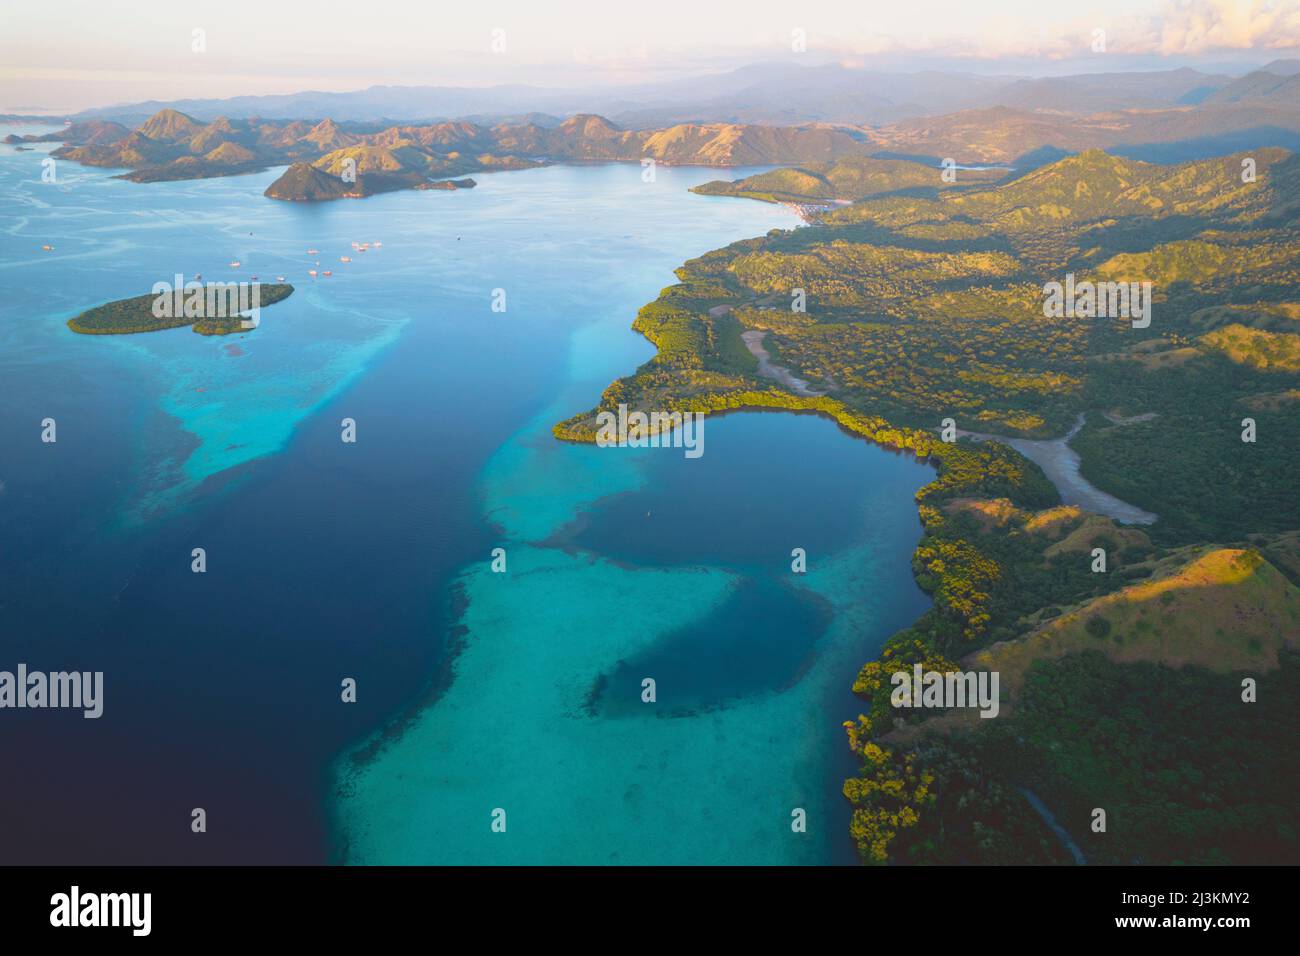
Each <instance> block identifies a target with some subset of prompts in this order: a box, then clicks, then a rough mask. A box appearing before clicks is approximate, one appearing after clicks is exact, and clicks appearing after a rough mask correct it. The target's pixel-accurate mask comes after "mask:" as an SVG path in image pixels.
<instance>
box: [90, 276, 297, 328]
mask: <svg viewBox="0 0 1300 956" xmlns="http://www.w3.org/2000/svg"><path fill="white" fill-rule="evenodd" d="M209 285H210V286H211V285H213V284H211V283H210V284H209ZM292 292H293V286H292V285H289V284H288V283H266V284H259V288H258V294H259V302H260V306H261V307H262V308H265V307H266V306H268V305H274V304H275V303H276V302H279V301H280V300H282V299H287V298H288V297H289V296H290V294H292ZM157 300H158V296H157V295H154V294H153V293H150V294H148V295H137V296H132V297H131V298H129V299H118V300H117V301H116V302H106V303H104V304H103V305H97V306H95V307H94V308H93V309H87V310H86V311H85V312H82V313H81V314H80V315H78V316H75V317H73V318H71V319H69V320H68V328H70V329H72V331H74V332H80V333H82V334H83V335H126V334H130V333H134V332H158V331H160V330H162V329H175V328H180V327H181V326H184V325H192V326H193V327H194V331H195V332H198V333H200V334H203V335H225V334H228V333H230V332H241V331H246V330H245V329H244V327H243V324H242V322H241V321H240V319H239V317H238V315H230V314H190V315H188V316H187V315H185V314H184V312H185V310H184V309H182V310H181V314H179V315H176V314H173V315H171V316H166V317H158V316H155V315H154V303H155V302H157ZM173 311H174V310H173ZM203 311H204V312H207V311H209V310H208V306H207V300H206V297H205V299H204V305H203ZM211 311H213V312H217V311H218V310H216V309H213V310H211ZM221 311H224V312H226V313H229V312H232V311H234V310H233V309H228V308H224V309H222V310H221Z"/></svg>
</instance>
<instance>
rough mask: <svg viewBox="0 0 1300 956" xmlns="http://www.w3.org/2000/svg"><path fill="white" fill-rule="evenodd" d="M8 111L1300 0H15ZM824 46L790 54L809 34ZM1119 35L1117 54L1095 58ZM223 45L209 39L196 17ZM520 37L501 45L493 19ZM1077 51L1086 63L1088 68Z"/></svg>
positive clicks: (875, 56)
mask: <svg viewBox="0 0 1300 956" xmlns="http://www.w3.org/2000/svg"><path fill="white" fill-rule="evenodd" d="M3 4H4V6H3V12H0V21H2V24H0V25H2V27H3V29H2V30H0V111H29V110H33V109H43V110H49V111H51V112H60V111H72V110H76V109H82V108H86V107H90V106H102V105H108V104H112V103H122V102H129V101H135V100H144V99H179V98H184V97H224V96H235V95H241V94H258V93H292V92H297V91H301V90H306V89H317V90H353V89H362V88H365V87H367V86H373V85H382V84H391V85H419V84H434V85H449V86H490V85H495V84H501V83H529V84H532V85H537V86H553V87H559V86H593V85H600V86H608V85H612V84H621V83H634V82H646V81H655V80H663V79H674V78H679V77H685V76H694V75H699V74H705V73H712V72H720V71H722V70H727V69H731V68H734V67H736V66H741V65H744V64H746V63H753V62H759V61H774V60H776V61H779V60H782V59H787V60H789V59H792V58H794V57H796V56H801V57H802V59H801V60H800V62H806V63H810V64H811V63H821V62H842V63H847V64H851V65H862V66H871V67H879V68H886V69H909V68H911V69H917V68H924V67H932V66H942V67H948V68H966V69H976V70H980V71H983V72H988V71H999V72H1009V73H1046V72H1061V71H1062V70H1066V71H1070V72H1073V71H1080V70H1081V69H1099V68H1107V67H1108V66H1109V64H1112V63H1113V66H1109V68H1113V69H1126V68H1132V67H1133V66H1134V65H1140V66H1141V67H1142V68H1149V69H1156V68H1163V67H1173V66H1182V65H1198V64H1201V63H1206V64H1209V65H1210V66H1211V67H1218V66H1221V65H1222V64H1225V63H1226V64H1232V63H1242V64H1244V65H1243V66H1242V67H1241V69H1242V70H1244V69H1246V68H1247V67H1249V66H1252V65H1256V64H1259V63H1263V62H1266V61H1267V60H1270V59H1275V58H1279V57H1294V56H1300V0H1077V2H1071V3H1068V4H1059V3H1053V2H1051V0H1046V2H1045V0H901V2H900V0H888V2H878V0H641V2H637V0H527V2H517V0H471V2H457V3H454V4H443V3H439V2H437V0H412V2H401V0H397V2H394V0H366V2H361V0H311V2H300V0H214V2H204V0H200V2H191V0H134V2H122V0H58V2H53V3H38V2H30V0H23V2H17V0H3ZM796 29H799V30H803V31H804V32H805V35H806V37H807V50H806V52H804V53H802V54H796V53H795V52H794V51H793V50H792V44H791V40H792V35H793V31H794V30H796ZM1095 29H1104V30H1105V31H1106V39H1107V49H1108V51H1109V52H1108V56H1110V57H1112V59H1111V60H1110V61H1104V62H1103V61H1101V60H1099V59H1098V58H1097V57H1088V54H1089V44H1090V42H1091V38H1092V34H1093V30H1095ZM195 30H202V31H204V35H203V39H204V45H205V50H203V51H202V52H195V51H194V50H193V46H194V31H195ZM494 30H501V31H504V41H505V49H504V51H503V52H493V50H492V42H493V31H494ZM1075 58H1079V59H1080V60H1083V59H1088V61H1089V63H1088V65H1087V66H1085V67H1082V68H1080V70H1075V69H1069V67H1070V66H1071V64H1072V63H1073V62H1074V61H1075Z"/></svg>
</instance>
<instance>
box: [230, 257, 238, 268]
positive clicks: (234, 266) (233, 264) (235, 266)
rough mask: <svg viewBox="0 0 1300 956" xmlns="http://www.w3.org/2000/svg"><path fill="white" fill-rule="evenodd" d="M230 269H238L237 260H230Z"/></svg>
mask: <svg viewBox="0 0 1300 956" xmlns="http://www.w3.org/2000/svg"><path fill="white" fill-rule="evenodd" d="M230 268H232V269H238V268H239V260H238V259H232V260H230Z"/></svg>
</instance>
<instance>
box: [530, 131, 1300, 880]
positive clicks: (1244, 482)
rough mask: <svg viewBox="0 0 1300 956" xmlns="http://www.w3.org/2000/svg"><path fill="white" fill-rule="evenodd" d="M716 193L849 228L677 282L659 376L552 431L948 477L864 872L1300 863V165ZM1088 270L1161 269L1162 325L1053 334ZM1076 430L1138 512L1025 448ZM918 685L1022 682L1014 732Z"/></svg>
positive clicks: (868, 173)
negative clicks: (908, 463) (905, 467)
mask: <svg viewBox="0 0 1300 956" xmlns="http://www.w3.org/2000/svg"><path fill="white" fill-rule="evenodd" d="M1246 159H1249V160H1250V161H1251V162H1250V163H1248V164H1247V163H1244V160H1246ZM1244 165H1245V166H1251V165H1254V166H1257V170H1258V175H1257V176H1255V177H1253V178H1251V177H1243V176H1242V175H1241V171H1242V169H1243V166H1244ZM964 175H965V173H964V171H958V174H957V185H958V186H960V185H961V184H962V181H963V176H964ZM927 181H928V182H929V184H930V185H929V186H926V182H927ZM698 191H700V192H705V193H711V194H715V195H742V196H750V197H752V198H757V199H764V200H768V201H798V202H817V203H820V204H822V205H823V208H822V211H821V212H819V213H817V214H816V216H815V219H816V222H817V225H816V226H815V227H812V228H799V229H795V230H773V231H772V232H770V233H769V234H768V235H766V236H764V237H760V238H755V239H748V240H743V241H741V242H736V243H733V244H732V245H730V246H728V247H726V248H724V249H718V250H715V251H713V252H709V253H706V254H704V255H702V256H700V257H699V258H696V259H692V260H690V261H689V262H687V263H686V264H685V265H683V266H682V267H681V268H679V269H678V270H677V277H678V280H679V282H678V284H676V285H673V286H670V287H669V288H667V289H665V290H664V291H663V292H662V293H661V294H660V296H659V298H658V299H657V300H656V301H654V302H652V303H650V304H648V305H646V306H644V307H643V308H642V309H641V310H640V312H639V314H638V315H637V317H636V320H635V321H634V323H633V328H634V329H636V330H637V331H638V332H640V333H641V334H643V335H644V336H645V337H646V338H648V339H649V340H650V341H651V342H652V343H653V344H654V345H655V346H657V349H658V351H657V353H656V354H655V356H654V357H653V358H651V359H650V360H649V361H648V362H646V363H645V364H644V365H642V366H641V367H640V368H639V369H637V370H636V372H635V373H634V374H632V375H629V376H628V377H626V378H623V379H620V380H618V381H616V382H614V383H613V384H611V385H610V386H609V387H608V388H607V389H606V391H605V393H604V395H603V396H602V397H601V400H600V402H599V404H598V405H597V406H596V407H595V408H593V409H592V410H590V411H587V412H583V413H581V414H578V415H575V416H573V417H572V418H569V419H567V420H566V421H563V422H560V423H558V424H556V425H555V426H554V434H555V435H556V436H557V437H558V438H561V439H564V440H569V441H584V442H586V441H594V439H595V435H596V430H597V424H598V422H597V416H598V415H599V414H600V413H602V412H606V413H608V412H610V411H611V410H612V409H614V408H615V407H617V406H619V405H626V406H627V407H628V408H632V409H636V410H639V411H642V412H643V413H647V414H649V413H652V412H654V411H655V410H662V409H672V410H674V411H679V412H683V413H684V412H687V411H695V412H700V411H702V412H727V411H731V410H739V409H792V410H801V411H815V412H819V413H821V414H824V415H827V416H829V417H831V418H833V419H835V420H836V421H837V422H839V423H840V425H841V426H843V427H844V428H845V429H847V430H848V431H850V432H852V433H854V434H856V435H859V436H862V437H864V438H866V439H868V440H870V441H874V442H876V443H878V444H881V445H884V446H888V447H893V448H898V449H902V450H906V451H910V452H912V453H914V454H915V455H916V456H917V457H918V458H920V459H922V460H925V461H929V462H930V463H932V464H933V465H934V466H935V467H936V469H937V476H936V478H935V480H934V481H933V482H931V483H930V484H929V485H927V486H925V487H924V488H922V489H921V490H920V491H919V492H918V493H917V501H918V505H919V511H920V518H921V526H922V537H921V540H920V543H919V545H918V546H917V549H916V551H915V553H914V555H913V573H914V575H915V577H916V580H917V582H918V584H920V586H921V587H922V589H923V590H925V591H927V592H929V593H930V594H931V595H932V596H933V599H934V605H933V607H932V608H931V609H930V610H929V611H927V612H926V613H925V614H924V615H923V616H922V617H921V618H920V619H919V620H917V621H916V622H915V623H914V624H913V625H912V626H910V627H908V628H906V629H904V630H903V631H901V632H900V633H898V634H897V635H895V636H894V637H893V638H892V639H891V640H889V641H888V642H887V643H886V645H885V646H884V647H883V648H882V649H881V651H880V652H879V654H878V655H877V656H876V657H875V659H873V660H871V661H869V662H867V663H866V664H865V665H864V666H863V668H862V669H861V672H860V674H859V675H858V678H857V680H856V682H854V683H853V690H854V692H855V693H856V694H857V695H858V696H859V697H860V698H861V699H862V701H863V713H862V714H861V715H860V716H859V717H858V719H857V720H856V721H853V720H850V721H848V722H846V724H845V730H846V732H847V736H848V742H849V746H850V748H851V749H852V750H853V752H854V753H855V754H856V755H857V756H858V758H859V760H860V761H861V770H860V772H859V774H858V775H856V776H855V777H853V778H851V779H849V780H847V781H846V782H845V784H844V791H843V792H844V795H845V797H846V798H847V799H848V801H849V802H850V804H851V805H852V807H853V816H852V825H851V831H852V836H853V838H854V840H855V842H856V844H857V846H858V849H859V852H860V855H861V857H862V859H863V861H864V862H868V863H879V864H883V863H909V862H910V863H1007V862H1016V863H1021V864H1024V863H1067V864H1068V863H1070V862H1072V861H1073V860H1075V859H1076V856H1075V855H1074V853H1075V852H1077V851H1078V850H1079V848H1082V852H1083V854H1084V855H1085V856H1086V858H1087V859H1088V860H1089V861H1091V862H1098V863H1130V862H1132V861H1134V860H1140V861H1142V862H1149V863H1173V862H1192V863H1198V862H1199V863H1236V862H1247V861H1250V862H1273V863H1284V862H1292V863H1294V862H1295V861H1296V860H1297V859H1298V858H1300V847H1297V845H1296V841H1295V839H1294V836H1293V834H1294V833H1295V832H1296V831H1297V829H1298V828H1300V810H1297V808H1296V806H1295V803H1294V800H1293V799H1292V798H1291V791H1290V789H1289V788H1290V787H1291V786H1292V782H1293V781H1294V780H1296V779H1297V778H1298V777H1300V757H1297V752H1296V749H1295V747H1294V742H1293V741H1292V740H1291V733H1290V725H1292V724H1293V723H1294V720H1295V714H1296V710H1295V701H1297V700H1300V627H1297V622H1298V621H1300V495H1298V494H1297V493H1296V491H1297V489H1296V476H1295V463H1296V462H1297V461H1300V362H1297V361H1295V356H1296V355H1297V354H1300V351H1298V350H1300V326H1297V323H1296V321H1295V317H1296V316H1297V315H1300V302H1297V300H1296V287H1297V284H1298V282H1300V231H1298V230H1297V227H1296V220H1295V198H1294V197H1295V196H1296V195H1298V194H1300V156H1296V155H1293V154H1291V153H1289V152H1287V151H1285V150H1281V149H1270V148H1259V149H1255V150H1252V151H1250V152H1249V154H1244V153H1243V154H1236V155H1231V156H1225V157H1221V158H1214V159H1206V160H1200V161H1195V162H1188V163H1183V164H1180V165H1174V166H1163V165H1152V164H1146V163H1140V162H1136V161H1133V160H1128V159H1124V158H1121V157H1117V156H1113V155H1110V154H1107V153H1104V152H1101V151H1099V150H1091V151H1086V152H1083V153H1080V154H1078V155H1074V156H1068V157H1065V158H1063V159H1060V160H1058V161H1056V162H1053V163H1050V164H1048V165H1045V166H1042V167H1041V168H1039V169H1036V170H1033V171H1032V172H1029V173H1026V174H1024V175H1020V176H1018V177H1016V178H1012V179H1009V180H1006V181H1004V182H999V183H989V182H987V181H984V182H980V181H978V180H977V181H976V182H975V183H973V184H972V185H970V186H969V188H943V186H942V185H941V181H940V170H939V169H938V168H934V167H924V166H921V165H918V164H912V163H903V164H900V165H895V166H885V165H875V164H872V163H865V162H863V161H861V160H850V161H838V162H836V163H832V164H828V165H817V166H812V167H807V166H805V167H800V168H798V169H783V170H777V171H775V172H771V173H764V174H760V175H759V176H755V177H750V178H749V179H747V180H742V181H740V182H739V183H734V184H710V186H708V187H705V188H701V189H700V190H698ZM1067 275H1078V276H1079V277H1080V278H1082V277H1084V276H1087V277H1089V278H1090V279H1093V280H1096V281H1108V280H1114V281H1115V282H1116V283H1119V282H1124V281H1131V280H1134V279H1139V278H1140V279H1143V280H1145V281H1149V282H1151V284H1152V286H1153V287H1154V290H1155V295H1154V299H1153V306H1152V309H1151V316H1150V318H1151V321H1149V322H1146V323H1135V322H1132V321H1130V320H1129V318H1128V317H1127V316H1122V315H1115V314H1113V313H1110V312H1108V313H1107V314H1105V315H1092V314H1085V313H1084V312H1079V313H1075V314H1073V315H1070V316H1064V315H1056V314H1053V313H1051V312H1050V310H1048V309H1046V308H1045V305H1044V297H1045V296H1046V294H1047V292H1046V289H1047V287H1048V286H1050V284H1051V283H1053V282H1060V281H1062V280H1063V279H1064V278H1065V277H1066V276H1067ZM756 345H759V346H760V347H759V348H755V346H756ZM945 421H947V422H949V423H950V424H949V425H948V429H949V435H948V436H947V438H945V437H944V435H943V432H944V422H945ZM1080 422H1083V424H1079V423H1080ZM1076 426H1077V427H1076ZM963 432H964V433H967V434H971V433H978V434H979V435H980V436H981V437H982V438H983V439H985V440H983V441H972V440H971V439H969V438H964V437H962V433H963ZM1062 434H1067V435H1069V436H1070V439H1069V440H1070V448H1071V449H1072V453H1077V455H1078V460H1079V471H1080V473H1081V475H1082V477H1083V478H1085V479H1086V480H1087V481H1088V482H1090V483H1092V484H1093V485H1095V486H1096V488H1098V489H1100V490H1101V491H1103V492H1106V493H1108V494H1109V495H1110V496H1113V497H1114V498H1118V499H1121V503H1130V504H1131V505H1132V506H1134V507H1133V508H1130V509H1127V510H1118V509H1112V513H1113V514H1115V515H1117V516H1118V517H1119V519H1120V520H1116V519H1115V518H1112V517H1108V516H1106V515H1104V514H1094V513H1090V512H1089V511H1087V510H1085V509H1086V507H1087V505H1088V503H1089V502H1088V501H1081V503H1080V504H1079V505H1070V504H1062V502H1061V498H1060V494H1059V493H1058V489H1057V488H1056V487H1054V486H1053V484H1052V482H1051V481H1050V480H1049V478H1048V476H1047V475H1045V474H1044V472H1043V470H1042V469H1041V468H1039V467H1038V466H1037V465H1036V464H1034V463H1033V462H1032V461H1030V460H1028V459H1027V458H1026V457H1024V455H1022V454H1021V453H1020V452H1019V451H1017V449H1016V447H1014V446H1015V445H1017V444H1019V443H1020V442H1021V440H1028V439H1037V440H1046V439H1052V438H1054V437H1055V436H1060V435H1062ZM1260 434H1262V435H1267V436H1268V437H1267V440H1260V439H1258V438H1257V435H1260ZM999 438H1001V440H999ZM1157 516H1158V517H1157ZM1152 519H1154V521H1153V523H1145V524H1142V525H1141V526H1140V527H1138V526H1134V525H1126V524H1124V523H1123V522H1124V521H1126V520H1128V521H1138V520H1140V521H1143V522H1151V521H1152ZM917 666H919V667H921V668H922V669H923V670H925V671H934V672H937V673H950V672H953V671H961V672H964V673H984V672H997V673H999V674H1000V675H1001V690H1002V700H1001V709H1000V716H999V718H998V719H997V720H981V719H979V718H978V715H972V714H971V713H968V712H962V711H960V710H958V711H953V710H946V711H945V710H943V709H942V708H941V709H939V710H930V711H924V712H917V711H912V712H909V713H907V714H903V713H900V712H899V711H897V710H896V709H895V708H894V707H893V706H891V701H890V697H891V694H890V684H891V675H892V674H894V673H896V672H899V671H903V672H910V671H911V670H912V669H913V668H914V667H917ZM1242 674H1248V675H1251V676H1252V679H1255V680H1257V681H1258V682H1259V686H1260V688H1261V690H1260V693H1261V694H1263V693H1268V694H1269V695H1270V699H1271V700H1273V701H1277V702H1279V703H1278V704H1277V707H1278V708H1279V709H1278V711H1277V713H1276V714H1275V716H1272V717H1268V716H1265V715H1263V712H1262V711H1259V710H1257V709H1255V708H1254V707H1253V706H1247V707H1243V706H1242V704H1241V703H1240V700H1241V696H1240V695H1241V681H1240V675H1242ZM848 682H849V679H848V675H846V684H847V683H848ZM1265 688H1267V689H1265ZM1115 694H1119V695H1120V699H1122V700H1123V701H1125V703H1124V705H1123V710H1122V713H1120V712H1118V711H1117V710H1116V707H1115V701H1114V700H1113V699H1111V698H1112V697H1113V695H1115ZM1261 699H1263V698H1262V697H1261ZM1257 715H1258V716H1257ZM972 716H973V718H974V719H970V718H972ZM1244 754H1249V757H1244V756H1242V755H1244ZM1175 767H1176V768H1178V769H1177V770H1176V771H1173V770H1172V769H1171V768H1175ZM1245 767H1249V780H1250V782H1249V783H1247V782H1246V779H1245V778H1243V776H1242V774H1243V773H1244V772H1245V771H1244V770H1243V768H1245ZM1192 780H1195V781H1196V783H1195V784H1194V785H1193V784H1191V783H1190V781H1192ZM1049 805H1050V806H1051V807H1052V808H1053V810H1052V812H1051V814H1049V815H1048V816H1044V815H1043V813H1042V808H1044V807H1046V806H1049ZM1099 806H1100V807H1106V808H1108V813H1109V814H1110V819H1111V827H1110V829H1109V831H1108V832H1107V833H1106V834H1105V835H1104V838H1099V837H1098V835H1097V834H1096V833H1095V832H1093V831H1092V830H1091V829H1090V821H1091V817H1090V813H1091V809H1092V808H1094V807H1099ZM1206 807H1213V808H1215V812H1207V811H1206V809H1205V808H1206ZM1049 817H1050V819H1049ZM1062 829H1063V830H1064V832H1065V833H1066V834H1068V837H1067V839H1066V840H1062V839H1061V830H1062ZM1072 848H1073V849H1072Z"/></svg>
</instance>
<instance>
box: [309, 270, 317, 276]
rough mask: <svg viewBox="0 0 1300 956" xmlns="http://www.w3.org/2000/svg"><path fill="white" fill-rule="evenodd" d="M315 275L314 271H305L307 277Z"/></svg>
mask: <svg viewBox="0 0 1300 956" xmlns="http://www.w3.org/2000/svg"><path fill="white" fill-rule="evenodd" d="M315 274H316V270H315V269H308V270H307V275H309V276H314V275H315Z"/></svg>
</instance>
